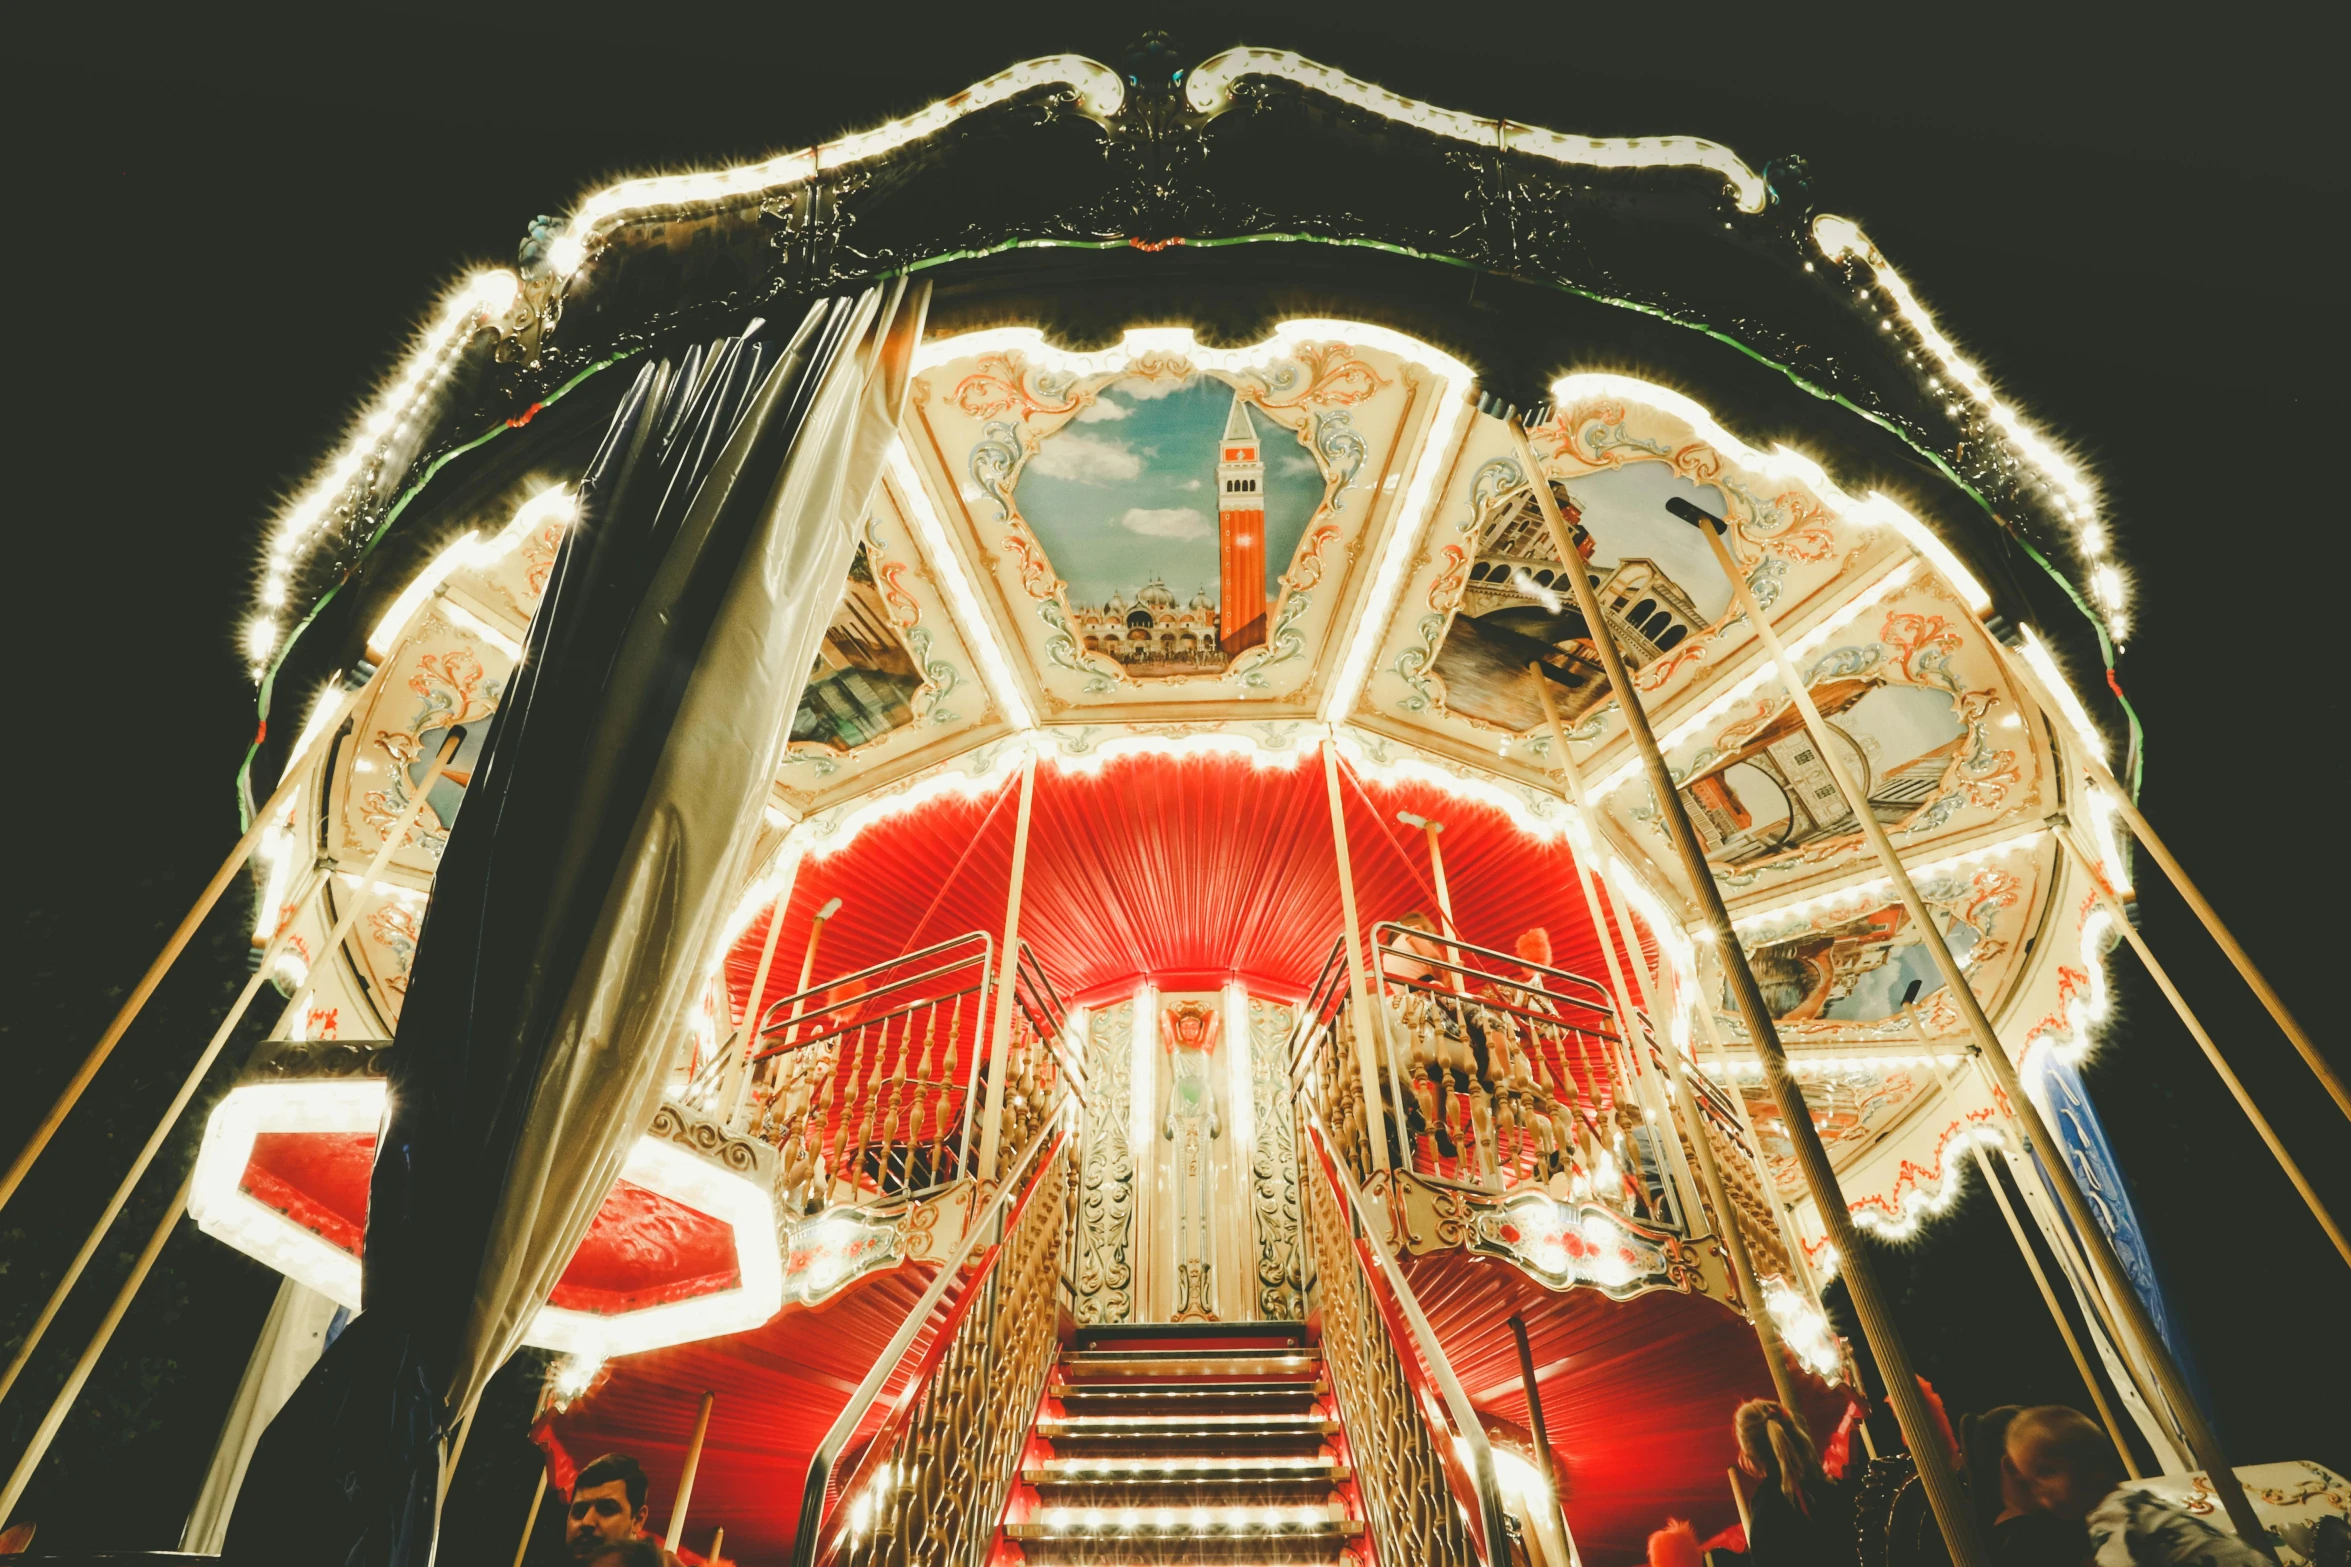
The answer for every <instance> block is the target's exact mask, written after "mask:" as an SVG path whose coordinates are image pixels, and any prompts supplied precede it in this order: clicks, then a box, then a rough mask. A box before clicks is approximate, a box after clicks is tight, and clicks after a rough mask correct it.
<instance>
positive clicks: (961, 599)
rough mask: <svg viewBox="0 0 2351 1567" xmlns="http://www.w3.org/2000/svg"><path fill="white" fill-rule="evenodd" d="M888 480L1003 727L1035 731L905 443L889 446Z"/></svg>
mask: <svg viewBox="0 0 2351 1567" xmlns="http://www.w3.org/2000/svg"><path fill="white" fill-rule="evenodd" d="M890 479H891V482H892V483H893V484H894V485H895V486H896V488H897V491H898V494H899V495H900V496H901V497H902V498H903V499H904V502H905V505H906V509H907V510H908V511H909V512H911V513H913V514H914V530H915V532H917V533H919V534H921V535H922V552H923V554H924V555H925V556H927V557H928V558H929V559H930V560H931V562H932V563H933V564H934V565H935V566H936V567H937V569H938V573H939V576H940V577H941V579H942V580H943V581H944V582H945V583H946V585H947V602H948V606H949V612H950V613H951V614H952V615H954V617H955V624H956V627H957V628H958V630H959V631H960V632H961V633H962V636H963V640H964V642H965V643H966V644H967V645H968V646H969V647H970V648H971V649H972V651H973V652H974V653H975V654H977V655H978V658H979V663H980V672H981V674H982V675H984V676H985V677H986V679H987V682H988V693H989V695H991V696H993V697H994V698H995V699H996V706H997V707H998V708H999V709H1001V710H1002V711H1003V713H1004V716H1005V718H1006V720H1007V721H1009V722H1010V723H1011V725H1012V727H1013V728H1015V729H1033V728H1035V727H1036V722H1037V721H1036V718H1035V717H1034V715H1032V714H1031V713H1030V712H1029V705H1028V702H1027V701H1026V700H1025V699H1024V698H1023V697H1022V696H1021V693H1020V683H1019V682H1018V681H1017V680H1015V679H1014V678H1013V674H1012V665H1011V663H1010V661H1008V660H1007V659H1006V658H1005V656H1004V648H1003V646H1002V644H1000V643H999V642H997V640H996V634H995V632H994V631H992V630H991V629H990V628H989V622H988V619H987V617H986V616H985V615H984V614H983V613H982V612H981V610H980V600H979V595H978V594H976V593H974V592H973V591H972V586H971V578H970V577H969V576H967V575H965V573H964V570H963V561H962V558H961V557H960V556H958V555H957V554H956V553H955V549H954V546H953V545H952V544H950V543H949V542H948V539H947V530H946V528H945V527H944V526H943V525H942V524H941V523H940V521H939V514H938V512H937V511H936V510H934V509H933V508H932V506H931V496H930V492H929V491H928V490H926V489H924V488H923V486H922V476H921V475H919V474H917V473H916V472H915V471H914V463H913V461H912V460H911V459H910V458H908V457H907V455H906V443H905V442H904V441H903V440H893V441H891V442H890Z"/></svg>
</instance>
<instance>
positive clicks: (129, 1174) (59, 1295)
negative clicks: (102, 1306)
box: [0, 729, 464, 1398]
mask: <svg viewBox="0 0 2351 1567" xmlns="http://www.w3.org/2000/svg"><path fill="white" fill-rule="evenodd" d="M449 735H450V738H449V741H448V743H447V744H446V745H444V746H443V747H442V749H441V754H440V755H439V756H438V757H436V758H435V759H434V761H433V765H432V767H431V768H430V769H429V770H428V771H427V772H426V773H425V779H424V783H423V784H422V785H421V786H420V787H419V788H418V789H417V791H416V797H415V798H414V799H412V800H410V801H409V802H408V809H407V810H405V811H403V812H402V813H401V815H400V818H399V820H397V821H396V822H394V823H393V825H392V830H391V832H390V833H389V834H388V835H387V836H386V837H385V839H384V842H383V846H382V847H381V848H379V849H378V850H377V851H376V854H375V858H374V859H372V860H370V861H369V862H368V867H367V871H366V874H365V875H363V876H362V877H361V878H360V886H361V887H362V888H365V887H366V886H367V885H368V884H369V883H370V882H373V881H374V880H375V879H376V877H377V876H379V875H381V874H382V872H383V868H384V863H385V861H387V860H389V859H390V858H391V857H392V851H393V849H395V848H397V847H398V846H399V844H400V841H401V839H403V838H405V837H407V836H408V832H409V829H410V828H412V827H414V826H415V825H416V820H417V817H418V816H419V815H420V814H421V813H422V812H423V810H424V803H425V796H426V795H427V794H428V793H430V792H431V790H432V787H433V785H434V784H436V783H438V782H439V781H440V778H441V773H442V770H443V769H444V768H446V767H447V766H448V764H449V761H450V759H451V758H452V757H454V756H455V755H456V754H457V747H458V745H459V743H460V742H461V741H462V740H463V738H464V731H463V730H459V729H453V730H451V731H450V732H449ZM323 875H324V872H323V870H313V871H312V873H311V878H310V880H308V881H306V882H305V883H304V884H303V886H302V888H301V890H300V896H299V897H297V898H296V899H295V905H296V906H297V907H299V906H300V905H301V904H302V903H304V902H307V901H308V900H309V897H310V894H311V893H312V892H313V891H314V890H315V889H316V888H317V886H318V883H319V881H320V880H321V879H322V878H323ZM358 912H359V900H358V899H357V898H353V899H352V900H351V906H350V907H349V908H348V909H346V910H345V911H344V913H343V917H342V918H341V919H340V920H338V921H337V922H336V924H335V928H334V929H333V930H332V931H331V932H329V933H328V936H327V939H326V941H325V942H324V943H323V944H322V945H321V946H320V947H319V951H318V961H319V962H321V963H324V962H325V961H326V959H327V954H328V953H330V952H332V951H333V950H334V949H335V947H336V945H337V944H338V943H340V942H341V941H342V939H343V937H344V936H345V935H347V934H349V932H350V929H351V924H352V921H353V919H354V918H356V916H357V915H358ZM293 924H294V922H293V921H292V920H290V919H289V920H287V921H286V922H285V923H284V924H283V925H281V926H280V927H279V928H278V930H277V932H276V933H275V934H274V935H272V936H271V937H270V941H269V945H268V946H266V947H264V948H262V951H261V962H260V964H259V965H258V966H256V967H255V969H254V970H253V974H252V977H250V978H249V979H247V980H246V981H245V988H244V989H242V990H240V991H238V992H237V999H236V1000H235V1001H234V1002H232V1003H231V1004H230V1006H229V1010H228V1015H227V1016H226V1017H224V1018H222V1019H221V1020H220V1026H219V1027H218V1028H216V1029H214V1030H213V1031H212V1038H211V1039H210V1040H209V1041H208V1042H207V1043H206V1044H205V1046H204V1053H203V1054H202V1055H199V1056H198V1057H197V1058H196V1062H195V1065H193V1066H192V1067H190V1068H189V1069H188V1075H187V1078H186V1079H185V1080H184V1081H183V1082H182V1083H181V1084H180V1091H179V1092H178V1093H177V1094H176V1095H174V1096H173V1097H172V1101H171V1103H170V1104H169V1105H167V1106H166V1107H165V1108H164V1112H163V1119H162V1120H160V1121H158V1122H157V1123H156V1125H155V1130H154V1131H152V1132H150V1133H149V1134H148V1135H147V1142H146V1144H145V1146H143V1147H142V1148H140V1150H139V1155H138V1157H137V1158H136V1159H133V1160H132V1161H131V1167H130V1169H129V1170H128V1171H126V1172H125V1173H124V1175H123V1178H122V1180H121V1182H120V1183H119V1184H117V1185H116V1187H115V1189H114V1196H113V1197H112V1198H111V1199H109V1200H108V1202H107V1204H106V1209H105V1211H104V1212H103V1213H101V1214H99V1215H98V1222H97V1223H96V1224H95V1225H93V1226H92V1227H91V1230H90V1235H89V1239H87V1240H85V1241H83V1242H82V1249H81V1250H80V1251H78V1252H76V1253H74V1259H73V1261H71V1262H69V1263H67V1264H66V1268H65V1272H64V1273H63V1274H62V1275H61V1276H60V1277H59V1278H58V1281H57V1287H56V1288H55V1289H54V1290H52V1291H51V1292H50V1295H49V1301H48V1304H47V1305H45V1306H43V1307H42V1308H41V1314H40V1316H38V1317H37V1318H35V1319H34V1321H33V1325H32V1328H31V1329H30V1330H29V1331H28V1332H27V1333H26V1334H25V1337H24V1342H23V1343H21V1344H19V1345H18V1346H17V1349H16V1357H15V1358H14V1359H13V1360H11V1361H10V1362H9V1363H8V1369H7V1371H5V1372H0V1398H6V1397H7V1396H8V1393H9V1390H10V1389H11V1388H13V1387H15V1386H16V1379H17V1378H18V1377H20V1376H22V1375H24V1368H25V1367H26V1366H27V1365H29V1364H31V1362H32V1358H33V1351H34V1350H35V1349H37V1348H39V1347H40V1343H41V1337H42V1335H43V1334H45V1333H47V1332H48V1331H49V1325H50V1323H52V1322H54V1321H56V1320H57V1313H58V1312H59V1311H60V1310H61V1309H63V1307H64V1305H65V1299H66V1297H67V1296H68V1295H71V1294H72V1293H73V1289H74V1286H75V1285H76V1284H78V1283H80V1282H81V1277H82V1270H83V1269H85V1268H87V1267H88V1266H89V1265H90V1259H91V1258H92V1257H94V1256H96V1255H97V1254H98V1247H99V1244H100V1243H101V1242H103V1241H104V1240H105V1239H106V1232H107V1230H108V1229H109V1228H111V1227H112V1226H113V1224H114V1221H115V1218H116V1216H117V1215H119V1214H120V1213H121V1212H122V1210H123V1207H124V1205H125V1204H126V1203H128V1202H129V1201H130V1200H131V1193H132V1191H133V1190H134V1189H136V1187H137V1186H138V1184H139V1179H140V1177H141V1176H144V1175H145V1174H146V1173H147V1167H148V1166H149V1165H151V1164H153V1163H154V1162H155V1156H156V1155H157V1154H158V1153H160V1152H162V1150H163V1144H164V1140H165V1139H166V1138H168V1137H169V1136H170V1135H171V1131H172V1128H173V1127H175V1126H177V1125H178V1124H179V1120H180V1116H181V1115H182V1114H184V1113H185V1112H186V1110H187V1108H188V1102H189V1101H190V1100H192V1099H194V1098H195V1097H196V1091H197V1090H198V1089H200V1088H202V1087H203V1086H204V1077H205V1074H206V1073H208V1072H210V1071H211V1070H212V1063H213V1062H215V1061H217V1060H219V1059H220V1053H221V1051H222V1050H223V1049H224V1048H226V1047H227V1045H228V1042H229V1036H230V1035H231V1034H233V1033H235V1032H236V1029H237V1025H238V1024H239V1023H241V1022H243V1021H244V1019H245V1011H246V1009H247V1008H248V1007H250V1006H252V1004H253V998H254V997H255V996H257V995H259V994H260V993H261V987H262V986H263V985H265V984H267V983H268V982H269V974H270V968H271V966H272V965H273V964H275V963H276V961H277V957H278V954H279V953H280V952H282V951H284V950H285V945H286V940H287V938H288V937H289V936H290V935H292V933H293ZM303 993H304V994H305V995H306V994H307V993H308V986H307V985H305V987H304V992H303ZM301 1007H302V1002H301V998H300V997H297V998H296V1001H295V1004H294V1006H293V1007H291V1008H289V1009H288V1010H289V1012H290V1014H291V1015H292V1016H294V1017H296V1018H299V1017H300V1016H301V1015H302V1010H301Z"/></svg>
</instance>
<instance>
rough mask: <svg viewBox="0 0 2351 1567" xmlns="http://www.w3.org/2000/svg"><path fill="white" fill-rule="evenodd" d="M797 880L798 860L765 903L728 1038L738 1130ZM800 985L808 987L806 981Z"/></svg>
mask: <svg viewBox="0 0 2351 1567" xmlns="http://www.w3.org/2000/svg"><path fill="white" fill-rule="evenodd" d="M799 879H800V862H799V861H798V860H794V861H793V862H792V874H791V875H789V876H786V877H785V878H784V884H783V886H782V887H780V888H778V889H777V890H776V895H775V901H774V902H772V903H770V904H769V905H768V910H767V937H766V939H765V940H763V941H761V942H760V944H759V967H758V968H757V969H755V970H753V971H752V974H751V993H750V994H749V995H748V996H745V997H744V998H743V1013H742V1016H740V1017H738V1018H736V1019H735V1032H734V1033H733V1035H732V1036H730V1037H729V1038H728V1040H727V1071H728V1073H729V1075H731V1076H732V1077H733V1078H734V1080H735V1088H734V1093H733V1094H732V1095H731V1096H730V1097H729V1099H728V1102H727V1125H729V1126H731V1127H733V1128H734V1129H735V1130H736V1131H738V1132H739V1131H741V1130H742V1129H743V1118H744V1114H745V1112H746V1111H748V1110H749V1109H750V1107H751V1079H752V1077H753V1076H754V1075H755V1072H754V1068H753V1067H752V1065H751V1055H752V1052H753V1051H756V1050H757V1049H758V1048H759V1004H760V1003H761V1002H762V1001H764V1000H766V999H767V975H768V971H769V970H770V969H772V968H774V967H775V961H776V938H777V937H778V936H781V935H782V934H783V933H784V910H785V909H786V908H788V907H790V905H791V902H792V887H793V884H794V883H795V882H797V881H798V880H799ZM808 957H809V961H810V962H814V961H815V960H816V941H815V932H814V930H811V931H810V933H809V943H808ZM801 988H802V989H806V988H807V986H806V983H805V982H803V984H802V987H801Z"/></svg>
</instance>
